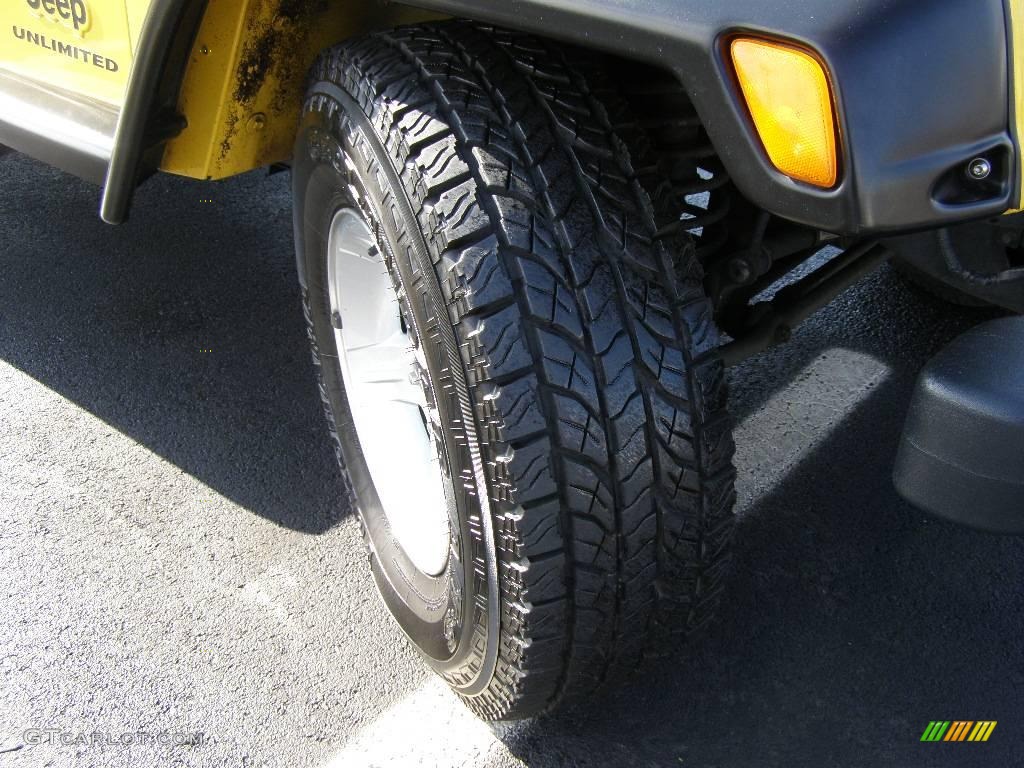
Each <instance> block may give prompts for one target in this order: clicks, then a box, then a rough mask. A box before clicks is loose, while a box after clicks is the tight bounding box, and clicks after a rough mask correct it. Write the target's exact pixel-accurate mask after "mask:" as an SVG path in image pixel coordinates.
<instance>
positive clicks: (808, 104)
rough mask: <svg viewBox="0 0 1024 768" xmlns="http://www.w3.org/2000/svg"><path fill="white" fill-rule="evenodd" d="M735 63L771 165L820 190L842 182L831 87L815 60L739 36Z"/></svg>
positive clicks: (795, 50)
mask: <svg viewBox="0 0 1024 768" xmlns="http://www.w3.org/2000/svg"><path fill="white" fill-rule="evenodd" d="M730 47H731V52H732V63H733V67H734V68H735V71H736V78H737V80H738V81H739V85H740V90H742V92H743V98H744V99H745V100H746V102H747V109H749V110H750V116H751V118H752V119H753V121H754V127H755V128H757V133H758V135H759V136H760V138H761V142H762V143H763V144H764V148H765V151H766V152H767V153H768V157H769V158H770V159H771V161H772V163H773V164H774V165H775V167H776V168H778V169H779V170H780V171H781V172H782V173H784V174H786V175H787V176H789V177H790V178H792V179H796V180H797V181H802V182H805V183H807V184H813V185H814V186H816V187H825V188H827V187H832V186H835V183H836V181H837V180H838V178H839V159H838V155H837V144H838V142H837V140H836V123H835V118H834V102H833V98H832V88H831V86H830V85H829V79H828V75H827V73H826V72H825V68H824V66H823V65H822V64H821V62H820V61H819V60H818V58H817V57H816V56H814V55H813V54H811V53H809V52H808V51H806V50H804V49H802V48H798V47H796V46H793V45H786V44H783V43H778V42H773V41H769V40H761V39H757V38H746V37H742V38H737V39H735V40H733V41H732V44H731V46H730Z"/></svg>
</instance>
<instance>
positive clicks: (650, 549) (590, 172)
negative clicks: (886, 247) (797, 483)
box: [293, 22, 734, 719]
mask: <svg viewBox="0 0 1024 768" xmlns="http://www.w3.org/2000/svg"><path fill="white" fill-rule="evenodd" d="M571 56H572V54H570V53H566V52H565V51H564V50H563V49H562V48H561V47H555V46H551V47H549V46H547V45H546V44H545V43H544V42H542V41H537V40H532V39H527V38H523V37H520V36H513V35H508V34H505V33H502V32H498V31H494V30H484V29H481V28H479V27H476V26H473V25H469V24H465V23H459V22H451V23H444V24H435V25H427V26H422V27H415V28H406V29H402V30H398V31H393V32H387V33H379V34H375V35H372V36H369V37H366V38H363V39H360V40H358V41H354V42H350V43H346V44H344V45H341V46H339V47H336V48H333V49H331V50H329V51H327V52H326V53H325V54H323V55H322V56H321V58H320V59H319V61H318V63H317V64H316V65H315V68H314V72H313V77H312V81H311V82H312V85H311V87H310V90H309V93H308V95H307V98H306V102H305V108H304V112H303V118H302V122H301V126H300V130H299V135H298V139H297V143H296V148H295V156H294V165H293V180H294V193H295V228H296V245H297V250H298V262H299V264H298V266H299V275H300V282H301V284H302V289H303V298H304V302H305V308H306V313H307V320H308V325H309V336H310V340H311V342H312V346H313V354H314V359H315V361H316V364H317V366H318V370H319V377H320V390H321V395H322V398H323V400H324V403H325V406H326V408H325V410H326V413H327V418H328V422H329V424H330V426H331V433H332V435H333V436H334V438H335V441H336V443H337V448H338V458H339V461H340V462H341V464H342V468H343V475H344V478H345V488H346V492H347V493H348V495H349V500H348V501H349V503H350V505H351V506H352V507H354V508H355V509H356V510H357V511H358V513H359V515H360V518H361V520H362V523H363V526H364V530H365V533H366V539H367V542H368V545H369V550H370V564H371V569H372V572H373V575H374V578H375V580H376V582H377V585H378V587H379V589H380V592H381V595H382V596H383V599H384V602H385V603H386V605H387V606H388V608H389V609H390V610H391V612H392V614H393V615H394V616H395V618H396V619H397V621H398V623H399V625H400V626H401V628H402V629H403V630H404V631H405V633H406V634H407V635H408V636H409V638H410V639H411V640H412V642H413V643H414V644H415V645H416V646H417V648H418V649H419V650H420V651H421V653H422V654H423V656H424V657H425V658H426V660H427V662H428V663H429V664H430V665H431V666H432V667H433V668H434V669H435V670H436V671H437V672H438V673H439V674H440V675H442V676H443V677H444V678H445V680H446V681H447V682H448V683H449V685H450V686H451V687H452V689H453V690H455V691H456V692H457V693H459V694H460V695H461V696H462V697H463V698H464V700H465V701H466V702H467V703H468V704H469V706H470V707H472V708H473V709H474V710H475V711H476V712H477V713H479V714H480V715H481V716H484V717H487V718H492V719H508V718H518V717H527V716H531V715H535V714H537V713H539V712H542V711H545V710H549V709H551V708H552V707H553V706H554V705H556V704H558V703H561V702H563V701H567V700H572V699H579V698H581V697H583V696H585V695H586V694H587V693H589V692H590V691H592V690H593V689H594V688H596V687H597V686H598V685H600V684H601V683H602V682H604V681H605V680H607V679H608V678H609V677H611V676H613V675H615V674H616V673H617V672H619V671H620V670H623V669H628V668H631V667H633V666H635V665H636V664H637V663H638V662H639V661H640V660H641V659H642V658H643V656H644V655H645V654H646V653H648V652H649V651H650V650H651V649H652V648H653V647H655V646H656V645H658V642H659V641H663V640H664V639H665V638H667V637H672V636H675V635H678V634H686V633H689V632H691V631H693V630H694V629H696V628H699V627H700V626H702V625H703V624H704V623H706V621H707V620H708V618H709V617H710V615H711V612H712V609H713V608H714V605H715V603H716V602H717V600H718V596H719V593H720V587H721V579H722V575H723V573H724V571H725V568H724V564H725V561H726V551H727V542H728V539H729V535H730V533H731V528H732V515H731V507H732V502H733V498H734V492H733V475H734V472H733V469H732V466H731V456H732V438H731V427H730V422H729V418H728V416H727V414H726V411H725V397H724V384H723V370H722V364H721V362H720V360H719V359H718V357H717V355H716V351H715V350H716V347H717V345H718V335H717V330H716V328H715V326H714V324H713V322H712V320H711V308H710V305H709V302H708V300H707V298H706V297H705V295H704V293H703V289H702V281H701V271H700V268H699V266H698V264H697V263H696V259H695V256H694V250H693V244H692V243H691V242H690V241H689V239H688V238H687V236H686V235H683V234H677V233H676V232H677V231H678V228H672V227H665V226H664V223H665V219H666V217H668V218H671V217H672V216H673V212H667V211H661V210H657V209H656V208H655V206H654V204H653V203H652V199H653V198H652V196H649V195H648V193H647V191H646V190H647V189H652V188H653V187H652V186H651V185H652V184H657V183H658V179H657V178H650V177H649V175H648V174H651V173H653V172H654V171H653V170H651V169H653V168H656V167H657V163H650V162H645V158H644V157H642V153H643V151H644V147H645V146H646V144H645V142H644V141H643V136H642V134H641V132H640V129H639V128H637V127H636V126H635V125H631V124H627V123H624V122H623V114H622V110H623V106H622V105H623V102H621V101H619V100H618V97H617V96H616V94H615V92H614V90H613V89H612V88H611V87H610V86H609V85H608V84H607V83H606V82H605V80H604V79H603V78H602V77H601V76H600V73H599V70H597V69H593V68H590V65H589V64H588V63H587V62H586V61H583V60H575V59H573V60H570V57H571ZM613 115H614V116H615V117H614V119H613V117H612V116H613ZM613 126H614V127H613ZM640 169H643V170H640ZM654 197H659V196H654ZM663 197H664V196H663V195H662V196H660V198H663ZM660 198H659V199H660ZM675 217H676V218H677V219H678V215H677V214H676V215H675Z"/></svg>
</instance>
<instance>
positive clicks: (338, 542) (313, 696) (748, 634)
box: [0, 156, 1024, 768]
mask: <svg viewBox="0 0 1024 768" xmlns="http://www.w3.org/2000/svg"><path fill="white" fill-rule="evenodd" d="M0 179H2V180H3V183H2V185H0V234H2V240H0V766H2V767H3V768H6V767H7V766H11V767H12V768H21V767H22V766H49V765H52V766H70V765H75V766H119V765H125V766H164V765H187V766H193V765H195V766H264V765H266V766H288V767H289V768H292V767H296V766H360V765H379V766H389V765H395V766H408V765H422V766H435V765H436V766H456V765H458V766H463V765H464V766H493V767H495V768H497V767H505V766H518V765H528V766H537V767H541V766H675V767H676V768H679V767H680V766H686V767H687V768H734V767H739V766H757V767H761V766H786V767H787V768H788V767H789V766H797V767H799V766H808V767H810V766H814V767H815V768H818V767H820V766H962V765H970V766H986V767H992V768H999V767H1001V766H1015V765H1024V724H1022V722H1021V719H1022V716H1024V632H1022V629H1024V619H1022V609H1024V586H1022V585H1024V541H1022V540H1020V539H1016V538H1001V537H995V536H990V535H987V534H983V533H978V532H974V531H970V530H965V529H962V528H959V527H956V526H954V525H951V524H947V523H944V522H941V521H937V520H934V519H931V518H929V517H927V516H925V515H924V514H922V513H919V512H917V511H915V510H914V509H912V508H910V507H909V506H908V505H907V504H906V503H904V502H902V501H901V500H900V499H899V498H898V497H897V495H896V493H895V492H894V490H893V489H892V485H891V481H890V472H891V466H892V460H893V456H894V454H895V450H896V446H897V440H898V434H899V429H900V426H901V423H902V419H903V415H904V412H905V410H906V407H907V403H908V399H909V396H910V392H911V388H912V385H913V381H914V376H915V375H916V372H917V371H918V370H919V368H920V366H921V365H922V364H923V363H924V361H925V360H927V358H928V357H929V356H930V355H931V354H933V353H934V352H935V351H937V350H938V349H940V348H941V347H942V345H943V344H944V343H946V342H947V341H948V340H950V339H952V338H953V337H955V336H956V335H957V334H958V333H959V332H961V331H963V330H964V329H966V328H968V327H970V326H971V325H973V324H975V323H978V322H981V321H982V320H984V319H987V318H988V317H991V316H992V313H988V312H984V311H977V310H973V311H968V310H960V309H955V308H951V307H947V306H944V305H942V304H939V303H938V302H936V301H934V300H931V299H930V298H928V297H926V296H923V295H920V294H918V293H915V292H914V291H912V290H910V289H908V288H907V287H905V286H904V285H903V283H902V282H901V281H900V280H899V279H898V278H897V277H896V275H895V274H894V273H893V272H892V270H891V269H889V268H888V267H884V268H882V269H881V270H880V271H879V272H878V273H876V274H874V275H872V276H871V277H869V278H867V279H866V280H864V281H863V282H862V283H860V284H858V285H857V286H855V287H854V288H852V289H851V290H850V291H848V292H847V293H846V294H844V295H843V296H842V297H840V299H839V300H837V301H836V302H835V303H833V304H832V305H831V306H829V307H828V308H826V309H824V310H822V311H821V312H819V313H818V314H817V315H815V316H814V317H813V318H812V319H811V320H810V321H808V322H807V323H806V324H805V325H804V326H803V327H802V328H801V329H800V330H799V331H798V332H797V333H796V334H795V336H794V338H793V340H792V342H791V343H790V344H788V345H787V346H785V347H782V348H779V349H776V350H774V351H772V352H770V353H767V354H764V355H762V356H760V357H758V358H756V359H754V360H751V361H749V362H748V363H746V364H744V365H743V366H741V367H739V368H737V369H735V370H733V371H731V373H730V380H731V397H732V403H733V411H734V414H735V417H736V422H737V427H736V439H737V444H738V454H737V465H738V469H739V477H740V479H739V493H740V498H739V503H738V508H737V511H738V514H739V516H740V519H739V525H738V530H737V533H736V539H735V574H734V577H733V579H732V580H731V582H730V584H729V587H728V589H727V591H726V594H725V597H724V603H723V608H722V611H721V616H720V619H719V621H718V622H717V623H716V624H715V625H714V626H713V628H712V629H711V630H710V631H709V632H708V634H707V635H706V636H705V637H704V638H703V639H701V640H699V641H698V642H696V643H693V644H692V645H690V646H689V647H685V648H680V649H679V651H678V654H677V655H676V656H675V657H673V658H672V659H671V660H670V661H668V662H662V663H661V664H659V665H656V666H652V667H648V668H646V669H643V670H641V672H640V673H639V674H637V675H636V676H635V677H634V678H633V679H632V680H631V681H629V682H628V683H627V684H625V685H624V686H622V687H620V688H618V689H616V690H613V691H609V692H607V693H606V694H605V695H602V696H599V697H595V698H594V699H593V700H592V701H591V702H589V703H588V705H587V706H586V707H582V708H578V709H576V710H573V711H569V712H564V713H561V714H558V715H555V716H553V717H548V718H542V719H539V720H536V721H531V722H526V723H521V724H516V725H512V726H488V725H486V724H483V723H481V722H479V721H477V720H475V719H474V718H473V717H472V716H471V715H469V713H468V712H467V711H466V710H465V709H464V708H463V707H462V706H461V704H460V703H459V702H458V701H457V700H456V699H455V698H454V697H453V696H452V695H450V694H449V693H448V692H447V691H446V690H445V689H444V688H443V686H441V685H440V683H439V682H438V681H437V680H436V679H434V678H433V677H432V676H431V675H429V674H428V673H427V672H426V671H425V669H424V667H423V666H422V665H421V664H420V662H419V661H418V660H417V658H416V655H415V652H414V651H413V649H412V648H411V647H410V645H409V644H408V642H407V641H406V640H405V639H404V638H403V636H402V635H401V633H400V632H399V630H398V629H397V627H396V625H395V624H394V623H393V622H392V621H391V619H390V617H389V616H388V614H387V613H386V611H385V610H384V608H383V607H382V605H381V604H380V602H379V600H378V598H377V596H376V593H375V591H374V587H373V584H372V580H371V577H370V574H369V571H368V568H367V566H366V559H365V556H364V553H363V548H362V542H361V540H360V536H359V531H358V525H357V523H356V521H355V520H354V519H353V517H352V515H351V514H349V512H348V510H346V509H344V508H343V507H342V506H341V505H340V502H339V492H338V482H339V480H338V474H337V470H336V469H335V466H334V463H333V461H334V460H333V456H332V452H331V448H330V445H329V443H328V440H327V437H326V432H325V429H324V427H323V424H322V423H321V420H322V416H321V413H320V405H319V400H318V397H317V393H316V388H315V386H314V380H313V373H312V368H311V363H310V359H309V354H308V351H307V349H306V341H305V333H304V330H303V324H302V320H301V314H300V304H299V298H298V290H297V287H296V283H295V278H294V262H293V259H294V257H293V253H292V247H291V214H290V195H289V180H288V176H287V174H280V175H276V176H271V177H267V176H265V175H263V174H255V173H254V174H249V175H246V176H243V177H240V178H236V179H232V180H229V181H226V182H222V183H218V184H208V183H200V182H196V181H190V180H186V179H178V178H173V177H166V176H158V177H155V178H153V179H151V180H150V181H148V182H147V183H146V184H145V185H144V186H143V187H142V188H141V189H140V190H139V193H138V195H137V196H136V202H135V205H134V208H133V212H132V219H131V221H130V222H129V223H127V224H125V225H123V226H120V227H109V226H107V225H104V224H102V223H101V222H100V221H99V219H98V217H97V206H98V190H97V189H96V188H95V187H92V186H90V185H88V184H86V183H84V182H80V181H78V180H76V179H73V178H71V177H69V176H67V175H65V174H62V173H60V172H58V171H55V170H51V169H49V168H46V167H45V166H42V165H40V164H38V163H35V162H33V161H30V160H28V159H25V158H23V157H20V156H10V157H8V158H6V159H4V160H3V161H0ZM936 719H942V720H983V719H984V720H996V721H998V725H997V727H996V728H995V730H994V732H993V734H992V736H991V738H990V741H989V742H988V743H985V744H969V743H964V744H950V743H939V744H923V743H921V742H920V741H919V739H920V736H921V733H922V731H923V730H924V728H925V726H926V725H927V724H928V722H929V721H931V720H936ZM129 742H130V743H129ZM174 742H186V743H174Z"/></svg>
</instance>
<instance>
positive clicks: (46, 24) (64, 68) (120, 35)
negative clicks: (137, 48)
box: [0, 0, 149, 105]
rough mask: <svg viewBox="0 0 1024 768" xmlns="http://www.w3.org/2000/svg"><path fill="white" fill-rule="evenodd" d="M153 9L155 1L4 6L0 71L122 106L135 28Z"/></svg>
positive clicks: (31, 0) (57, 0) (16, 1)
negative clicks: (152, 3)
mask: <svg viewBox="0 0 1024 768" xmlns="http://www.w3.org/2000/svg"><path fill="white" fill-rule="evenodd" d="M129 7H130V10H129ZM148 7H149V0H2V2H0V30H2V32H0V34H3V42H2V43H0V69H4V70H6V71H8V72H13V73H14V74H17V75H20V76H22V77H24V78H27V79H30V80H36V81H42V82H44V83H46V84H47V85H50V86H53V87H56V88H61V89H63V90H66V91H70V92H72V93H75V94H78V95H81V96H85V97H88V98H92V99H98V100H100V101H104V102H107V103H109V104H114V105H119V104H121V102H122V101H123V99H124V89H125V85H126V83H127V82H128V72H129V71H130V70H131V64H132V53H133V49H132V35H131V34H130V33H129V27H130V26H133V27H134V24H141V19H142V18H144V17H145V13H146V10H147V8H148ZM134 31H135V29H134V28H133V29H132V32H134Z"/></svg>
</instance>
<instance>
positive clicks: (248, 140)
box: [160, 0, 436, 179]
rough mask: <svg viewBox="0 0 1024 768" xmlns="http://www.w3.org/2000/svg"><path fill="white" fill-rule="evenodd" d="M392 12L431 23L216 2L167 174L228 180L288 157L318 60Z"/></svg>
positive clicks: (182, 104) (203, 30) (340, 2)
mask: <svg viewBox="0 0 1024 768" xmlns="http://www.w3.org/2000/svg"><path fill="white" fill-rule="evenodd" d="M382 12H383V13H387V14H388V16H387V22H388V23H389V24H392V25H393V24H396V23H400V22H401V21H409V20H413V19H422V18H426V17H427V16H426V14H423V13H419V12H409V11H401V12H399V11H396V10H395V9H394V8H393V7H392V8H391V9H385V10H384V11H382V10H381V7H380V6H378V5H377V4H376V3H368V2H365V0H336V2H332V3H329V4H327V3H316V2H312V1H307V2H296V0H210V3H209V5H208V6H207V9H206V13H205V15H204V17H203V20H202V24H201V25H200V28H199V33H198V35H197V36H196V40H195V43H194V45H193V48H192V52H191V55H190V59H189V65H188V68H187V70H186V72H185V80H184V83H183V84H182V89H181V95H180V97H179V100H178V110H179V112H181V114H183V115H184V116H185V119H186V120H187V122H188V126H187V127H186V128H185V130H184V131H183V132H182V133H181V134H179V135H178V136H177V137H175V138H174V139H172V140H171V141H170V142H168V144H167V148H166V150H165V152H164V157H163V162H162V164H161V166H160V167H161V170H164V171H168V172H170V173H176V174H180V175H183V176H191V177H193V178H199V179H220V178H224V177H226V176H231V175H234V174H237V173H242V172H244V171H248V170H251V169H253V168H258V167H261V166H265V165H269V164H271V163H275V162H281V161H284V160H287V159H288V158H289V157H290V156H291V150H292V143H293V142H294V139H295V129H296V125H297V123H298V118H299V110H300V108H301V106H302V93H303V88H304V84H305V79H306V74H307V72H308V70H309V67H310V66H311V65H312V63H313V60H314V58H315V57H316V55H317V54H318V53H319V52H320V51H321V50H323V49H324V48H326V47H327V46H329V45H331V44H332V43H336V42H338V41H340V40H344V39H345V38H346V37H349V36H351V35H354V34H357V33H359V32H362V31H364V30H366V29H369V28H371V27H373V26H375V25H377V24H378V23H380V22H382V19H381V18H380V14H381V13H382ZM413 13H415V16H413V15H412V14H413ZM434 18H436V17H434Z"/></svg>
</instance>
